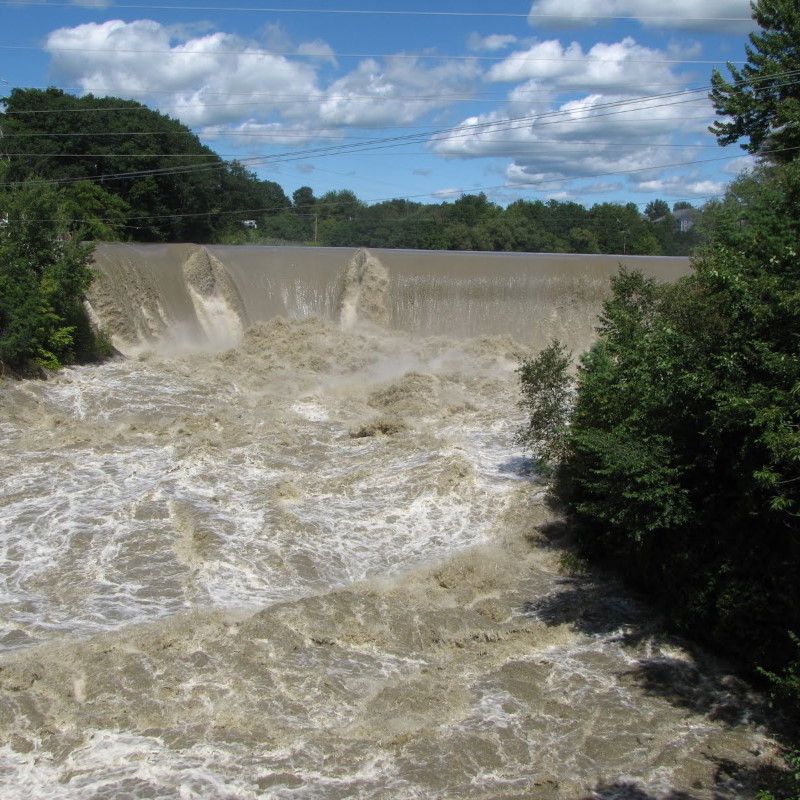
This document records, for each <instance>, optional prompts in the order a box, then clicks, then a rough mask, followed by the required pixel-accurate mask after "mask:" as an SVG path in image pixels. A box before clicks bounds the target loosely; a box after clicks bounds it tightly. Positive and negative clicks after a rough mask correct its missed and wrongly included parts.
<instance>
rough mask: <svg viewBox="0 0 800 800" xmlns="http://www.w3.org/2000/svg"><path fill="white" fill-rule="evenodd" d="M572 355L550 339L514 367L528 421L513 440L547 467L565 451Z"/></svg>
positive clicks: (522, 405) (569, 407)
mask: <svg viewBox="0 0 800 800" xmlns="http://www.w3.org/2000/svg"><path fill="white" fill-rule="evenodd" d="M571 364H572V354H571V353H568V352H567V350H566V348H565V347H564V346H563V345H562V344H561V343H560V342H559V341H554V342H553V343H552V344H550V345H549V346H548V347H546V348H545V349H544V350H542V351H541V352H540V353H539V354H538V355H537V356H535V357H534V358H525V359H523V360H522V362H521V363H520V366H519V368H518V369H517V374H518V375H519V380H520V387H521V389H522V400H521V401H520V407H521V408H523V409H524V410H525V411H526V412H527V414H528V421H527V422H526V424H525V425H524V426H523V427H522V428H520V429H519V430H518V431H517V435H516V442H517V443H518V444H521V445H522V446H523V447H524V448H525V449H526V450H530V451H531V452H532V453H533V455H534V457H535V458H536V460H537V462H538V463H539V464H540V465H541V466H543V467H545V468H549V467H550V466H551V465H552V464H554V463H556V462H558V461H560V460H561V459H562V458H564V456H565V455H566V453H567V441H568V431H569V418H570V412H571V410H572V377H571V376H570V373H569V369H570V366H571Z"/></svg>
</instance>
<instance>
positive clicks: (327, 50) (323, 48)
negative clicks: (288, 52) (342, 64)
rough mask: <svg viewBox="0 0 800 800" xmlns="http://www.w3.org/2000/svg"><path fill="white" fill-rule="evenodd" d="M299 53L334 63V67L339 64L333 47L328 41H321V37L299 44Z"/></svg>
mask: <svg viewBox="0 0 800 800" xmlns="http://www.w3.org/2000/svg"><path fill="white" fill-rule="evenodd" d="M297 54H298V55H301V56H312V57H314V58H318V59H320V61H324V62H327V63H329V64H332V65H333V66H334V67H336V66H338V64H337V62H336V54H335V53H334V51H333V48H332V47H331V46H330V45H329V44H328V43H327V42H323V41H320V40H319V39H317V40H316V41H313V42H304V43H303V44H301V45H299V46H298V48H297Z"/></svg>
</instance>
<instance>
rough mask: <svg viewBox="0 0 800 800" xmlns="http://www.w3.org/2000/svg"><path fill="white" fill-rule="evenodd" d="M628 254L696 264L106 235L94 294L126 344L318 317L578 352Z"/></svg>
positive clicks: (673, 268) (230, 334)
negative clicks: (555, 343)
mask: <svg viewBox="0 0 800 800" xmlns="http://www.w3.org/2000/svg"><path fill="white" fill-rule="evenodd" d="M623 260H624V262H625V264H626V266H628V267H630V268H636V269H640V270H642V271H643V272H644V273H645V274H648V275H651V276H653V277H655V278H657V279H659V280H662V281H671V280H674V279H675V278H677V277H678V276H679V275H682V274H685V273H686V272H688V261H687V259H685V258H665V257H642V256H638V257H630V256H629V257H624V258H623V257H620V256H586V255H565V254H559V255H552V254H545V255H542V254H533V255H532V254H528V253H453V252H423V251H412V250H374V251H366V250H358V251H353V250H352V249H348V248H308V247H224V246H216V247H198V246H196V245H125V244H105V245H100V246H99V247H98V249H97V251H96V266H97V268H98V270H99V272H100V276H101V277H100V279H99V280H98V281H97V282H96V285H95V287H94V289H93V290H92V301H91V302H92V306H93V308H94V309H95V314H96V317H98V318H99V319H98V321H99V324H101V325H102V326H103V327H105V328H107V329H108V330H109V332H110V333H112V334H113V335H114V336H115V340H116V342H117V343H118V345H119V346H120V347H121V348H122V349H123V350H125V349H129V348H131V347H134V348H135V347H136V346H137V345H140V344H142V343H144V344H150V343H152V342H154V341H156V340H158V341H160V342H162V343H167V342H169V341H170V340H172V341H174V343H175V344H178V345H180V344H181V343H182V344H184V345H187V344H189V343H191V342H195V343H196V344H199V345H200V346H208V345H209V344H210V345H212V346H217V347H226V346H229V345H230V344H232V343H233V342H234V341H236V340H237V339H238V337H239V336H240V335H241V333H242V331H243V330H244V329H245V328H246V327H248V326H249V325H251V324H253V323H255V322H263V321H265V320H270V319H274V318H276V317H285V318H287V319H297V318H304V317H310V316H317V317H320V318H321V319H326V320H337V321H342V322H343V323H344V324H345V325H349V324H352V322H353V321H354V320H355V319H356V318H358V319H360V320H362V321H364V320H367V321H371V322H374V323H377V324H379V325H382V326H384V327H388V328H390V329H395V330H402V331H406V332H408V333H412V334H414V335H417V336H431V335H447V336H459V337H465V336H486V335H498V334H505V335H508V336H512V337H513V338H514V339H515V340H516V341H519V342H521V343H523V344H526V345H530V346H533V347H541V346H544V345H545V344H547V343H548V342H549V341H550V340H551V339H552V338H559V339H560V340H561V341H563V342H565V343H567V344H568V346H570V347H571V348H572V349H574V350H575V351H576V352H577V351H580V350H582V349H585V348H586V347H587V346H588V345H589V344H590V342H591V341H592V340H593V338H594V328H595V326H596V325H597V315H598V313H599V312H600V310H601V306H602V302H603V300H604V299H605V298H606V297H607V295H608V285H609V276H610V275H612V274H613V273H614V272H616V270H617V267H618V265H619V263H620V262H621V261H623Z"/></svg>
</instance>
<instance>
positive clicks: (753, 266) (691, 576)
mask: <svg viewBox="0 0 800 800" xmlns="http://www.w3.org/2000/svg"><path fill="white" fill-rule="evenodd" d="M799 199H800V162H794V163H792V164H788V165H784V166H781V167H772V168H769V169H767V168H764V169H762V170H761V171H760V172H758V173H757V174H756V175H751V176H746V177H743V178H742V179H740V180H739V181H737V182H736V183H735V184H734V185H733V187H732V188H731V191H730V193H729V197H728V198H726V200H725V202H724V203H723V204H721V206H722V208H721V210H720V212H719V213H718V215H717V217H716V221H715V224H716V225H717V229H716V233H715V241H714V242H713V244H711V245H709V246H708V247H706V249H705V250H704V251H702V252H701V253H699V254H698V255H697V256H696V257H695V259H694V266H695V272H694V274H693V275H691V276H688V277H686V278H684V279H682V280H680V281H677V282H676V283H674V284H671V285H661V284H657V283H656V282H655V281H653V280H652V279H648V278H645V277H644V276H643V275H641V274H640V273H636V272H627V271H625V270H621V271H620V273H619V274H618V275H617V276H616V277H615V278H614V280H613V282H612V296H611V298H610V299H609V301H608V302H607V303H606V305H605V308H604V313H603V315H602V317H601V321H600V326H599V329H598V334H599V338H598V341H597V343H596V344H595V345H594V347H592V349H591V350H590V351H589V352H588V353H586V354H584V355H583V356H582V358H581V361H580V365H579V368H578V386H577V395H576V400H575V406H574V410H573V413H572V416H571V419H570V425H569V429H568V431H569V432H568V437H567V442H566V457H565V459H564V461H563V465H562V470H561V484H560V486H561V492H562V496H563V497H564V498H565V499H566V500H567V501H568V502H569V504H570V506H571V508H572V509H573V512H574V514H575V519H576V521H577V523H578V528H579V538H580V541H581V542H582V544H583V546H584V548H585V549H586V551H587V553H590V554H594V555H595V556H598V557H602V558H607V559H609V560H610V561H611V562H612V563H614V564H615V566H616V567H617V568H619V569H620V570H621V571H622V572H623V573H624V574H625V575H626V576H627V577H628V578H629V579H630V580H631V581H632V582H634V583H635V584H636V585H638V586H640V587H643V588H646V589H647V590H648V591H649V592H651V593H652V594H654V595H655V597H656V598H657V599H658V600H660V601H661V602H662V603H663V605H664V608H665V610H666V613H667V615H668V617H669V618H670V620H671V621H672V623H673V624H674V625H675V626H677V627H678V628H680V629H681V630H683V631H685V632H689V633H692V634H695V635H697V636H699V637H700V638H702V639H704V640H705V641H707V642H711V643H713V644H714V645H715V646H717V647H719V648H721V649H724V650H727V651H728V652H730V653H732V654H734V655H735V656H737V657H739V658H741V659H742V660H743V661H744V662H745V663H747V664H749V665H750V666H751V667H752V668H755V666H757V665H767V666H769V667H770V668H773V667H775V666H781V665H782V664H785V663H787V659H788V658H789V657H790V655H791V653H790V647H789V645H790V642H788V641H787V637H786V630H787V629H792V630H800V588H799V587H798V585H797V581H796V575H795V573H796V568H797V563H798V557H800V479H798V476H799V475H800V403H798V401H797V397H798V394H800V357H798V355H797V343H798V340H800V273H798V271H797V254H798V253H799V252H800V220H798V218H797V215H796V208H797V207H798V200H799Z"/></svg>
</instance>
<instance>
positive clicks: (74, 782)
mask: <svg viewBox="0 0 800 800" xmlns="http://www.w3.org/2000/svg"><path fill="white" fill-rule="evenodd" d="M96 260H97V264H96V266H97V268H98V270H99V271H100V274H101V277H100V279H99V280H98V281H97V283H96V286H95V288H94V289H93V290H92V294H91V297H90V298H89V303H90V309H91V313H92V314H93V315H94V316H95V318H96V319H97V320H98V322H99V323H100V324H101V325H102V326H103V327H104V328H105V329H106V330H108V331H109V332H110V333H111V334H112V335H113V337H114V341H115V343H116V344H117V346H118V347H119V348H120V349H121V350H122V351H123V352H124V353H126V354H127V357H126V358H124V359H119V360H116V361H113V362H111V363H108V364H105V365H102V366H92V367H83V368H78V369H69V370H65V371H64V372H63V373H61V374H59V375H58V376H56V377H55V378H54V379H52V380H50V381H47V382H23V383H13V384H12V383H10V382H5V383H3V384H0V408H1V409H2V411H1V412H0V440H2V447H1V448H0V470H1V471H2V477H3V486H4V492H3V494H2V499H0V503H2V508H3V514H2V516H1V517H0V526H2V527H1V528H0V533H1V534H2V535H0V548H2V549H1V550H0V557H1V559H2V560H0V563H1V564H2V570H1V571H0V581H2V583H0V586H1V587H2V594H0V625H1V626H2V627H0V646H2V648H3V655H2V656H0V658H1V660H0V781H2V784H3V786H4V789H3V793H2V796H3V797H4V798H6V797H7V798H17V797H19V798H22V797H25V798H63V797H69V798H87V800H88V798H123V797H124V798H226V799H227V798H442V799H444V798H484V799H487V800H488V798H523V797H524V798H587V799H588V798H597V797H602V798H631V799H633V798H636V800H648V798H659V799H661V798H668V797H669V798H676V797H686V798H699V799H701V800H711V798H734V797H754V796H755V787H756V785H757V783H758V775H759V774H760V771H763V770H768V769H769V768H770V767H771V765H772V764H774V763H775V761H774V759H775V746H774V743H773V742H771V740H770V739H769V738H768V737H767V736H766V735H765V733H764V731H763V728H762V727H761V725H760V719H761V717H760V715H761V714H762V709H761V706H760V701H759V699H758V697H756V696H755V695H754V694H753V693H752V692H751V690H750V689H749V687H748V686H747V685H746V684H744V683H743V682H741V681H740V680H738V679H737V678H735V677H733V676H732V675H730V674H728V673H727V672H726V671H725V669H724V668H723V667H722V666H721V665H719V664H715V663H714V662H713V660H712V659H710V658H709V657H707V656H703V655H698V654H697V653H693V652H692V651H690V649H689V648H688V647H687V646H686V645H685V643H682V642H680V641H678V640H675V639H672V638H670V637H668V636H666V635H665V634H664V633H663V631H662V630H661V628H660V625H659V620H658V618H657V617H656V616H655V615H654V614H653V612H652V611H650V610H649V609H648V608H647V607H646V606H645V605H644V604H643V603H642V602H640V601H639V600H637V599H636V598H633V597H631V596H630V595H628V594H626V593H625V592H624V591H623V590H622V589H620V587H618V586H616V585H614V584H613V583H611V582H608V581H604V580H599V579H596V578H591V577H574V576H570V575H567V574H564V572H563V570H562V568H561V567H560V553H561V550H560V549H559V547H558V545H559V543H560V542H561V539H560V537H561V535H562V533H561V532H562V529H563V524H562V521H561V520H560V519H559V518H558V516H557V515H555V514H554V512H553V511H552V510H551V509H550V508H549V507H548V505H547V501H546V485H545V484H544V483H542V482H541V481H540V480H539V479H538V478H537V476H536V475H535V473H533V472H532V470H531V468H530V462H529V461H528V460H527V459H525V458H523V457H522V454H520V453H519V452H517V451H515V449H514V447H513V444H512V440H513V433H514V430H515V429H516V428H517V427H518V426H519V425H520V424H521V423H522V422H523V418H522V416H521V413H520V411H519V409H518V408H517V405H516V403H517V398H518V389H517V383H516V375H515V373H514V370H515V367H516V365H517V363H518V357H519V355H520V354H523V353H528V352H533V351H535V350H536V349H537V348H538V347H540V346H542V345H543V344H545V343H546V342H547V341H549V339H550V338H551V337H553V336H558V337H559V338H561V339H562V340H564V341H566V342H567V343H568V345H569V346H570V347H572V348H573V349H575V350H577V349H580V348H583V347H585V346H586V345H587V344H588V343H589V342H590V341H591V340H592V337H593V329H594V326H595V325H596V317H597V313H598V311H599V309H600V305H601V303H602V299H603V297H604V296H605V294H606V292H607V285H608V276H609V275H610V274H611V273H612V272H613V271H614V270H615V269H616V264H617V261H618V260H619V259H616V258H608V259H605V258H598V257H583V256H581V257H573V256H570V257H561V256H554V257H550V256H517V255H491V254H439V253H436V254H430V253H425V254H423V253H415V252H388V251H387V252H384V251H372V252H366V251H357V252H353V251H350V250H325V249H300V248H222V247H209V248H198V247H193V246H188V245H187V246H177V245H170V246H152V247H145V246H130V245H103V246H101V247H99V248H98V251H97V259H96ZM627 263H628V265H629V266H631V267H635V266H642V267H643V268H644V269H645V270H646V271H648V272H649V273H650V274H653V275H655V276H656V277H660V278H662V279H665V280H669V279H672V278H674V277H676V276H677V275H678V274H681V273H683V272H685V271H687V269H688V265H687V263H686V262H685V261H683V260H675V259H665V260H657V259H643V260H637V259H627Z"/></svg>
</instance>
